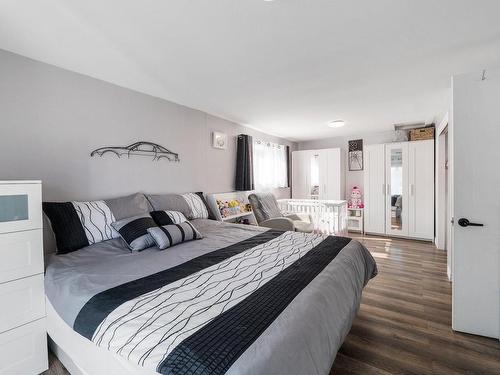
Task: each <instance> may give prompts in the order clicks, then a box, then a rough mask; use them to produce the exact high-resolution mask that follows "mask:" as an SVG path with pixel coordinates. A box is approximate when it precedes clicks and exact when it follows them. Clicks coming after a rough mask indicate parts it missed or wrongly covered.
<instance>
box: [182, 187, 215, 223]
mask: <svg viewBox="0 0 500 375" xmlns="http://www.w3.org/2000/svg"><path fill="white" fill-rule="evenodd" d="M182 197H183V198H184V200H185V201H186V203H187V204H188V206H189V209H190V210H191V216H190V219H208V218H209V216H210V212H209V211H208V207H207V204H206V202H205V198H204V197H203V193H186V194H182Z"/></svg>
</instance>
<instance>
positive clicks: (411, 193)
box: [410, 184, 415, 197]
mask: <svg viewBox="0 0 500 375" xmlns="http://www.w3.org/2000/svg"><path fill="white" fill-rule="evenodd" d="M414 187H415V185H413V184H410V196H411V197H413V195H414V194H415V192H414Z"/></svg>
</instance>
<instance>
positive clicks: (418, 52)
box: [0, 0, 500, 140]
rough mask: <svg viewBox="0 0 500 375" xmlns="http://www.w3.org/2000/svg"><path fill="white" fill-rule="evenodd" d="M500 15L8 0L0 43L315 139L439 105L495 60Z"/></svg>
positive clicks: (420, 115) (282, 0)
mask: <svg viewBox="0 0 500 375" xmlns="http://www.w3.org/2000/svg"><path fill="white" fill-rule="evenodd" d="M499 14H500V1H498V0H491V1H481V0H479V1H478V0H475V1H472V0H438V1H436V0H365V1H362V0H359V1H334V0H275V1H273V2H266V1H263V0H189V1H188V0H140V1H139V0H32V1H28V0H0V48H2V49H5V50H9V51H12V52H15V53H19V54H21V55H25V56H28V57H31V58H33V59H36V60H40V61H44V62H47V63H50V64H54V65H57V66H60V67H63V68H66V69H69V70H73V71H76V72H79V73H83V74H86V75H89V76H92V77H96V78H99V79H102V80H105V81H108V82H113V83H116V84H118V85H121V86H124V87H129V88H131V89H135V90H138V91H141V92H145V93H148V94H151V95H155V96H158V97H161V98H165V99H168V100H171V101H174V102H177V103H180V104H184V105H186V106H189V107H193V108H197V109H200V110H203V111H206V112H208V113H211V114H214V115H218V116H221V117H224V118H226V119H230V120H233V121H236V122H239V123H241V124H244V125H249V126H252V127H255V128H258V129H261V130H263V131H266V132H268V133H271V134H275V135H280V136H284V137H286V138H288V139H292V140H308V139H316V138H323V137H333V136H337V135H338V136H344V135H348V134H359V133H362V132H374V131H379V130H389V129H391V128H392V124H394V123H401V122H415V121H432V120H433V118H435V117H436V116H439V115H440V114H443V113H444V112H446V110H447V108H448V102H449V95H450V94H449V86H450V76H451V75H452V74H456V73H463V72H468V71H473V70H478V71H479V70H480V69H482V68H483V67H490V66H495V65H500V22H498V15H499ZM339 118H341V119H344V120H345V121H346V123H347V125H346V126H345V127H344V128H339V129H330V128H328V127H327V126H326V123H328V122H329V121H331V120H335V119H339Z"/></svg>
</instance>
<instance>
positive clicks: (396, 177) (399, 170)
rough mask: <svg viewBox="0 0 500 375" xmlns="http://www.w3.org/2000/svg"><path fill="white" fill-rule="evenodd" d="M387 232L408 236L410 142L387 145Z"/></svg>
mask: <svg viewBox="0 0 500 375" xmlns="http://www.w3.org/2000/svg"><path fill="white" fill-rule="evenodd" d="M385 166H386V169H385V183H386V194H387V195H386V200H385V207H386V212H385V233H386V234H390V235H394V236H404V237H406V236H408V202H409V200H408V142H402V143H391V144H387V145H385Z"/></svg>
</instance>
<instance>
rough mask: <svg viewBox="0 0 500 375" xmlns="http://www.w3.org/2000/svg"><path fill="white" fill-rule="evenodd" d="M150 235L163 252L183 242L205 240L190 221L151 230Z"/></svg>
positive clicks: (149, 230)
mask: <svg viewBox="0 0 500 375" xmlns="http://www.w3.org/2000/svg"><path fill="white" fill-rule="evenodd" d="M148 233H149V234H150V235H151V236H152V237H153V238H154V241H155V242H156V246H158V247H159V248H160V249H162V250H163V249H166V248H168V247H172V246H174V245H177V244H179V243H182V242H187V241H192V240H199V239H201V238H203V236H202V235H201V233H200V232H198V230H197V229H196V228H195V227H194V226H193V224H191V223H190V222H189V221H185V222H184V223H181V224H174V225H164V226H161V227H154V228H149V229H148Z"/></svg>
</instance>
